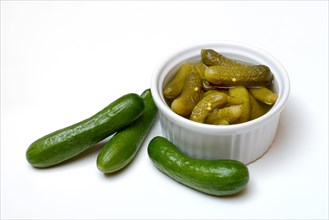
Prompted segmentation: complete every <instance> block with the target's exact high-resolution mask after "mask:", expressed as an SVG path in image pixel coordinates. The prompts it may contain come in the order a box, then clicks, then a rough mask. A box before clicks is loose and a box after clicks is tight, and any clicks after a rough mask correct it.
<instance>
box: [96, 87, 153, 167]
mask: <svg viewBox="0 0 329 220" xmlns="http://www.w3.org/2000/svg"><path fill="white" fill-rule="evenodd" d="M141 97H142V98H143V100H144V103H145V109H144V112H143V114H142V115H141V116H140V117H139V118H138V119H137V120H136V121H135V122H133V123H132V124H131V125H129V126H128V127H126V128H124V129H123V130H121V131H119V132H117V133H116V134H115V135H114V136H113V137H112V138H111V139H110V140H109V141H108V142H107V143H106V145H105V146H104V148H103V149H102V150H101V152H100V153H99V154H98V157H97V168H98V169H99V170H100V171H101V172H103V173H113V172H115V171H118V170H121V169H122V168H124V167H125V166H126V165H128V164H129V163H130V162H131V161H132V160H133V158H134V157H135V155H136V153H137V152H138V150H139V149H140V147H141V146H142V144H143V141H144V139H145V137H146V135H147V133H148V131H149V130H150V128H151V126H152V124H153V122H154V119H155V117H156V115H157V112H158V109H157V107H156V105H155V104H154V101H153V99H152V95H151V91H150V89H147V90H145V91H144V92H143V93H142V95H141Z"/></svg>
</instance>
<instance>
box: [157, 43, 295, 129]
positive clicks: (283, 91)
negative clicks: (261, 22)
mask: <svg viewBox="0 0 329 220" xmlns="http://www.w3.org/2000/svg"><path fill="white" fill-rule="evenodd" d="M218 47H220V48H225V50H226V51H229V52H233V53H234V54H236V55H240V54H239V53H238V52H239V51H240V52H242V51H243V52H244V53H247V54H248V53H249V54H255V55H256V57H257V56H259V57H263V58H265V60H267V61H269V62H270V63H271V64H272V65H271V66H272V67H275V68H276V70H277V71H276V72H275V74H274V73H273V74H274V75H275V77H274V80H275V82H276V83H278V89H279V98H278V100H277V102H276V103H275V105H274V106H273V107H272V108H271V109H270V111H269V112H267V113H266V114H264V115H262V116H260V117H259V118H256V119H253V120H250V121H247V122H244V123H240V124H234V125H229V126H227V125H225V126H224V125H223V126H221V125H209V124H202V123H198V122H194V121H191V120H189V119H186V118H184V117H182V116H180V115H178V114H176V113H175V112H173V111H172V110H171V109H170V107H169V106H168V105H167V104H166V103H165V102H164V98H163V97H161V94H162V89H163V88H159V87H160V85H162V84H163V82H159V80H160V78H161V76H162V78H163V79H165V76H167V75H168V73H169V72H166V73H165V72H164V71H165V69H166V67H167V66H168V65H170V64H171V65H172V64H175V65H177V64H179V62H178V63H177V62H175V61H176V59H177V58H179V57H182V56H186V54H188V53H196V51H197V50H199V51H200V50H201V49H202V48H209V49H213V48H218ZM219 52H221V51H219ZM224 54H225V53H224ZM196 55H197V54H196ZM189 57H190V58H191V57H192V55H191V56H189ZM254 58H255V57H254ZM177 60H180V62H182V61H184V60H186V59H177ZM265 65H267V64H265ZM151 93H152V97H153V99H154V102H155V104H156V106H157V107H158V109H159V111H160V112H161V113H162V114H164V115H165V117H166V118H167V119H168V120H170V121H172V122H174V123H175V124H177V125H179V126H181V127H184V128H186V129H190V130H193V131H198V132H200V133H205V134H210V135H216V134H218V135H223V134H230V133H239V132H243V131H245V130H248V129H251V128H252V127H254V126H257V125H259V124H263V123H265V122H266V121H268V120H269V119H270V118H272V117H275V116H277V115H278V114H280V112H281V111H282V109H283V108H284V106H285V104H286V103H287V100H288V97H289V93H290V81H289V77H288V74H287V71H286V70H285V68H284V67H283V65H282V64H281V63H280V62H279V61H278V60H277V59H276V58H274V57H273V56H272V55H270V54H269V53H267V52H266V51H264V50H262V49H260V48H258V47H256V46H253V45H250V44H247V43H242V42H236V41H216V42H213V41H211V42H199V43H194V44H193V45H191V46H185V47H183V48H180V49H178V50H176V51H174V52H173V53H172V54H171V55H169V56H167V57H166V59H165V60H164V61H163V62H162V63H160V65H159V66H158V67H157V68H156V70H155V72H154V73H153V75H152V79H151Z"/></svg>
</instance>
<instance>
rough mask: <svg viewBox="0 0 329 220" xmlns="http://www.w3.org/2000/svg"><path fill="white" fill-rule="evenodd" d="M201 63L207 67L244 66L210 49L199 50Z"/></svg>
mask: <svg viewBox="0 0 329 220" xmlns="http://www.w3.org/2000/svg"><path fill="white" fill-rule="evenodd" d="M201 59H202V62H203V63H204V64H205V65H207V66H218V65H220V66H225V67H242V66H246V65H245V64H242V63H239V62H236V61H234V60H231V59H229V58H227V57H225V56H223V55H222V54H220V53H217V52H216V51H214V50H212V49H202V50H201Z"/></svg>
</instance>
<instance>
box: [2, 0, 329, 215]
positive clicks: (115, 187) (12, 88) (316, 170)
mask: <svg viewBox="0 0 329 220" xmlns="http://www.w3.org/2000/svg"><path fill="white" fill-rule="evenodd" d="M217 40H218V41H219V40H230V41H240V42H245V43H249V44H252V45H254V46H257V47H260V48H262V49H264V50H265V51H267V52H269V53H270V54H272V55H273V56H274V57H276V58H277V59H278V60H279V61H280V62H281V63H282V64H283V65H284V66H285V68H286V70H287V71H288V74H289V76H290V81H291V93H290V98H289V102H288V104H287V106H286V108H285V109H284V111H283V112H282V114H281V121H280V124H279V127H278V132H277V135H276V138H275V143H274V144H273V145H272V147H271V148H270V150H269V151H268V152H267V153H266V154H265V155H264V156H263V157H262V158H261V159H259V160H257V161H256V162H254V163H252V164H250V165H249V166H248V167H249V171H250V175H251V176H250V178H251V179H250V183H249V184H248V186H247V189H246V190H245V191H243V192H242V193H241V194H238V195H236V196H231V197H225V198H220V197H213V196H208V195H205V194H203V193H200V192H198V191H195V190H192V189H190V188H187V187H185V186H183V185H181V184H178V183H176V182H175V181H173V180H172V179H170V178H169V177H167V176H165V175H164V174H162V173H161V172H160V171H158V170H157V169H156V168H155V167H154V166H153V164H152V162H151V160H150V159H149V158H148V156H147V152H146V150H147V144H148V142H149V141H150V139H151V138H152V137H154V136H156V135H161V128H160V124H159V121H158V120H157V121H156V122H155V124H154V126H153V128H152V130H151V132H150V133H149V135H148V136H147V139H146V140H145V143H144V145H143V147H142V149H141V150H140V152H139V154H138V155H137V157H136V158H135V160H134V161H133V162H132V163H131V164H130V165H129V166H128V167H127V168H126V169H124V170H123V171H122V172H119V173H116V174H114V175H103V174H102V173H101V172H99V171H98V170H97V168H96V157H97V154H98V152H99V150H100V149H101V148H100V146H99V145H98V146H96V147H94V148H92V149H91V150H89V151H87V152H86V153H84V154H82V155H81V156H79V157H78V158H75V159H73V160H70V161H69V162H67V163H64V164H62V165H59V166H56V167H53V168H49V169H35V168H32V167H31V166H30V165H29V164H28V163H27V161H26V159H25V151H26V149H27V148H28V146H29V145H30V144H31V143H32V142H33V141H34V140H36V139H38V138H40V137H41V136H43V135H45V134H47V133H50V132H52V131H54V130H57V129H59V128H63V127H66V126H68V125H70V124H73V123H75V122H78V121H80V120H82V119H85V118H87V117H89V116H91V115H93V114H94V113H96V112H97V111H99V110H100V109H102V108H103V107H105V106H107V105H108V104H109V103H111V102H112V101H114V100H115V99H116V98H118V97H120V96H122V95H124V94H126V93H130V92H134V93H138V94H140V93H142V92H143V90H145V89H146V88H149V87H150V80H151V76H152V74H153V71H154V70H155V68H156V67H157V65H159V64H160V63H161V62H162V61H163V59H164V58H166V56H167V55H168V54H170V53H171V52H173V51H176V50H177V48H180V47H185V46H186V45H191V44H192V45H193V43H196V42H200V41H217ZM1 218H3V219H11V218H23V219H25V218H31V219H62V218H65V219H111V218H116V219H118V218H124V219H148V218H152V219H156V218H162V219H170V218H175V219H179V218H188V219H222V218H225V219H230V218H234V219H267V218H272V219H327V218H328V2H327V1H310V2H307V1H301V2H298V1H292V2H284V1H274V2H262V1H254V2H248V1H242V2H240V1H233V2H225V1H219V2H216V1H208V2H198V1H190V2H188V1H181V2H174V1H167V2H166V1H160V2H153V1H146V2H137V1H131V2H129V1H124V2H120V1H118V2H115V1H113V2H107V1H98V2H89V1H82V2H78V1H72V2H65V1H54V2H51V1H45V2H38V1H31V2H29V1H22V2H19V1H1Z"/></svg>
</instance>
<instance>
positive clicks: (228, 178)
mask: <svg viewBox="0 0 329 220" xmlns="http://www.w3.org/2000/svg"><path fill="white" fill-rule="evenodd" d="M148 154H149V157H150V159H151V160H152V161H153V163H154V164H155V166H156V167H157V168H158V169H159V170H161V171H162V172H164V173H165V174H167V175H168V176H170V177H171V178H173V179H174V180H176V181H177V182H180V183H182V184H184V185H186V186H189V187H191V188H193V189H195V190H198V191H201V192H203V193H206V194H210V195H216V196H225V195H232V194H235V193H238V192H240V191H241V190H242V189H244V188H245V187H246V185H247V183H248V181H249V171H248V167H247V166H246V165H245V164H243V163H241V162H239V161H236V160H200V159H192V158H190V157H188V156H186V155H185V154H183V153H182V152H180V151H179V150H178V148H177V147H176V146H175V145H174V144H173V143H171V142H170V141H168V140H167V139H165V138H163V137H154V138H153V139H152V140H151V141H150V143H149V146H148Z"/></svg>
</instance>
